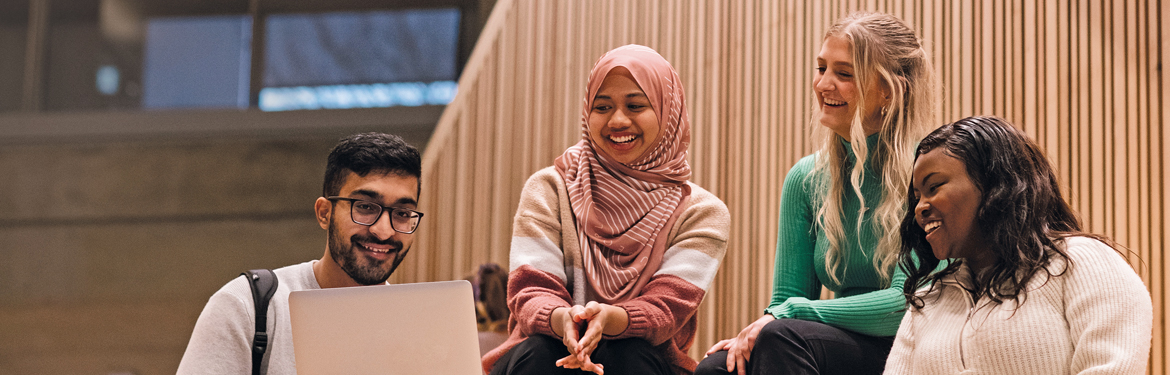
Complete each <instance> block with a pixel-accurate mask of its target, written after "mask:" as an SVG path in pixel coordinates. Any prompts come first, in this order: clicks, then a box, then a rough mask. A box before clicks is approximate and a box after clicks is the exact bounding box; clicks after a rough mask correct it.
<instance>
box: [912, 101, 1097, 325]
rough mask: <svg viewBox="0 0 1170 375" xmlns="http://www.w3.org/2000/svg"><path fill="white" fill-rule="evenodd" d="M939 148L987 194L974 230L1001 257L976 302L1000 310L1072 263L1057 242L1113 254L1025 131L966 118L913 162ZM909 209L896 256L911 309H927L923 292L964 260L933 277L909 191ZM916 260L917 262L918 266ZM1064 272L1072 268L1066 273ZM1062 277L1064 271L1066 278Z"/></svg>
mask: <svg viewBox="0 0 1170 375" xmlns="http://www.w3.org/2000/svg"><path fill="white" fill-rule="evenodd" d="M937 148H942V149H943V151H944V152H946V154H947V155H949V156H951V157H954V158H956V159H959V160H960V161H962V162H963V165H964V166H966V167H967V175H968V177H970V178H971V181H972V182H973V183H974V184H975V187H976V188H978V189H979V191H980V192H981V193H982V195H983V199H982V201H981V202H979V207H978V209H977V210H976V213H975V225H977V226H978V227H979V228H982V230H983V231H984V233H986V235H987V244H988V245H989V246H988V248H987V251H993V252H995V255H996V260H995V262H994V263H993V264H992V265H991V266H990V268H989V269H987V270H985V271H983V272H982V273H980V274H979V275H978V276H977V277H978V279H977V280H976V286H977V288H978V290H975V291H973V292H974V293H976V295H978V296H986V297H988V298H990V299H991V300H992V301H993V302H995V303H997V304H998V303H1003V301H1004V300H1015V301H1017V302H1019V303H1022V302H1023V295H1024V293H1025V289H1024V288H1025V286H1026V285H1027V283H1028V281H1029V280H1031V279H1032V278H1033V277H1035V276H1036V275H1037V274H1038V273H1040V272H1044V273H1047V274H1048V276H1058V275H1059V273H1058V274H1052V273H1051V271H1049V269H1048V268H1047V266H1048V265H1049V264H1050V263H1052V261H1053V260H1055V259H1064V260H1065V261H1066V262H1068V263H1067V264H1069V265H1070V266H1071V259H1069V257H1068V254H1066V253H1065V252H1064V251H1063V250H1061V248H1060V247H1058V246H1057V245H1058V243H1060V242H1061V241H1063V238H1065V237H1069V236H1087V237H1092V238H1095V239H1098V240H1101V241H1102V242H1104V243H1106V244H1108V245H1109V246H1110V247H1114V248H1115V249H1116V247H1115V244H1114V243H1113V242H1112V241H1110V240H1108V239H1107V238H1104V237H1103V236H1099V235H1095V234H1089V233H1085V232H1083V230H1082V227H1081V221H1080V219H1078V218H1077V215H1076V213H1075V212H1074V211H1073V210H1072V208H1071V207H1069V205H1068V203H1067V202H1065V200H1064V197H1063V196H1062V195H1061V193H1060V187H1059V184H1058V183H1057V180H1056V174H1055V173H1054V172H1053V170H1052V166H1051V165H1050V164H1049V162H1048V159H1047V158H1046V157H1045V156H1044V152H1043V151H1041V150H1040V147H1039V146H1037V145H1036V143H1035V142H1033V141H1032V140H1030V139H1029V138H1028V137H1027V136H1026V135H1025V134H1024V133H1023V132H1021V131H1020V130H1018V129H1016V128H1015V127H1013V126H1012V125H1011V124H1009V123H1008V122H1007V121H1005V120H1003V119H1000V118H997V117H968V118H964V119H962V120H959V121H955V122H954V123H951V124H947V125H944V126H943V127H940V128H938V129H936V130H935V131H934V132H931V133H930V134H929V135H927V136H926V138H925V139H923V140H922V143H919V145H918V150H917V151H916V152H915V154H914V158H915V161H917V160H918V158H919V157H921V156H922V155H924V154H926V153H928V152H930V151H932V150H935V149H937ZM906 200H907V202H909V207H910V209H909V210H907V213H906V216H905V218H904V219H903V220H902V228H901V232H902V248H901V251H900V252H899V254H898V257H899V260H898V261H899V263H900V266H901V267H902V270H903V271H905V272H906V275H907V279H906V284H905V285H904V286H903V293H904V294H905V296H906V302H907V303H908V304H909V305H911V306H914V308H916V309H920V308H922V306H923V305H924V304H923V301H922V298H921V297H919V296H917V295H916V294H915V291H916V290H918V289H919V288H922V287H924V286H926V285H927V284H930V285H931V290H933V288H934V286H935V285H937V281H939V280H940V279H942V278H943V277H944V276H947V275H950V274H953V273H955V272H956V271H958V270H959V265H960V264H962V263H963V260H958V261H954V262H951V264H950V265H948V266H947V267H946V268H944V269H943V270H941V271H939V272H937V273H934V274H931V272H932V271H933V270H934V269H935V268H936V267H937V266H938V264H939V262H941V260H939V259H937V258H935V256H934V253H933V252H932V249H931V247H930V243H928V242H926V232H925V231H923V230H922V228H921V227H919V226H918V223H917V222H916V221H915V218H914V216H915V211H916V210H914V209H913V208H914V207H915V206H917V205H918V199H917V198H916V197H915V196H914V193H913V191H912V190H911V189H907V199H906ZM914 255H917V258H918V259H917V261H915V259H914ZM1066 269H1067V268H1066ZM1061 272H1063V271H1061Z"/></svg>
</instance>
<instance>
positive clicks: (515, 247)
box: [508, 171, 572, 337]
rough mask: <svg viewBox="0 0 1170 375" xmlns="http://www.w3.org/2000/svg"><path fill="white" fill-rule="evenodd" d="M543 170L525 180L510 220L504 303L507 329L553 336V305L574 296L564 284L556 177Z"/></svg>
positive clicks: (563, 303) (562, 304)
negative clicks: (512, 323)
mask: <svg viewBox="0 0 1170 375" xmlns="http://www.w3.org/2000/svg"><path fill="white" fill-rule="evenodd" d="M543 172H544V171H542V172H538V173H536V174H534V175H533V176H532V177H530V178H529V179H528V182H526V183H525V184H524V190H523V191H522V192H521V193H520V205H519V207H518V208H517V210H516V217H515V219H514V221H513V224H512V247H511V254H510V256H509V267H508V268H509V270H510V271H509V273H508V308H509V309H510V310H511V311H512V314H513V316H514V318H515V324H516V326H515V327H509V330H512V329H519V330H521V332H523V333H524V334H525V336H531V335H534V334H543V335H549V336H553V337H557V335H556V334H555V333H554V332H553V330H552V326H551V323H550V317H551V315H552V310H553V309H556V308H557V307H570V306H572V303H571V301H572V297H570V295H569V290H568V288H567V287H566V286H565V285H566V281H567V280H568V278H567V277H566V274H565V255H564V252H563V251H562V249H563V246H562V244H561V224H560V216H559V212H558V211H559V209H558V195H557V187H556V181H555V180H553V178H558V177H557V176H555V175H551V174H549V173H543ZM550 176H551V178H550Z"/></svg>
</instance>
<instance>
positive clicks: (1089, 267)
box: [1064, 237, 1153, 374]
mask: <svg viewBox="0 0 1170 375" xmlns="http://www.w3.org/2000/svg"><path fill="white" fill-rule="evenodd" d="M1065 243H1066V246H1067V247H1066V250H1065V251H1066V253H1067V254H1068V256H1069V258H1070V259H1071V260H1072V263H1073V264H1072V267H1071V268H1069V269H1068V271H1067V275H1065V278H1066V280H1067V281H1066V284H1065V287H1064V299H1065V306H1064V307H1065V312H1064V314H1065V318H1066V320H1067V321H1068V329H1069V335H1070V337H1071V338H1072V340H1073V348H1074V350H1073V357H1072V361H1071V363H1070V365H1071V369H1070V370H1071V371H1070V373H1076V374H1144V373H1145V372H1146V365H1147V361H1148V357H1149V353H1150V336H1151V334H1152V332H1153V305H1152V304H1151V302H1150V293H1149V291H1147V290H1146V286H1145V284H1143V283H1142V280H1141V278H1140V277H1138V275H1137V273H1135V272H1134V271H1133V269H1132V268H1131V267H1130V266H1129V264H1127V263H1126V262H1125V260H1124V259H1123V258H1122V257H1121V256H1120V255H1119V254H1117V252H1115V251H1114V250H1113V249H1112V248H1110V247H1109V246H1107V245H1105V244H1104V243H1101V242H1100V241H1097V240H1094V239H1090V238H1086V237H1072V238H1068V239H1066V240H1065Z"/></svg>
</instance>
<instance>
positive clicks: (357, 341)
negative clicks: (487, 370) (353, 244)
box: [288, 280, 483, 375]
mask: <svg viewBox="0 0 1170 375" xmlns="http://www.w3.org/2000/svg"><path fill="white" fill-rule="evenodd" d="M473 299H474V297H473V296H472V292H471V283H469V282H467V281H466V280H457V281H442V282H432V283H417V284H400V285H377V286H360V287H352V288H332V289H319V290H305V291H296V292H292V293H290V294H289V297H288V304H289V312H290V315H291V317H290V319H291V322H290V323H291V324H292V338H293V348H294V351H295V354H296V363H297V373H298V374H301V375H313V374H468V375H481V374H483V370H482V367H480V362H479V339H478V337H479V336H478V333H477V332H476V326H475V304H474V300H473Z"/></svg>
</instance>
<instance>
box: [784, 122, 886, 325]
mask: <svg viewBox="0 0 1170 375" xmlns="http://www.w3.org/2000/svg"><path fill="white" fill-rule="evenodd" d="M842 143H844V144H845V149H846V150H850V151H848V155H849V160H855V158H854V157H853V152H852V150H851V148H850V147H849V144H848V143H847V142H844V141H842ZM866 144H867V145H868V146H869V150H870V152H869V153H870V155H871V156H872V155H873V150H874V149H875V148H876V146H877V134H874V135H871V136H869V137H867V139H866ZM815 157H816V156H815V154H813V155H809V156H806V157H804V158H802V159H800V161H799V162H797V163H796V165H794V166H793V167H792V169H791V170H789V172H788V177H786V178H785V179H784V188H783V191H782V192H781V195H780V230H779V232H778V233H777V239H776V268H775V273H776V274H775V278H774V281H773V285H772V302H771V304H769V306H768V309H767V312H768V313H771V314H772V315H773V316H775V317H776V318H777V319H783V318H791V319H802V320H809V321H815V322H821V323H825V324H828V325H831V326H834V327H838V328H842V329H847V330H850V331H854V332H859V333H862V334H866V335H870V336H893V335H894V334H896V333H897V332H898V323H899V322H901V320H902V315H903V312H904V310H905V307H904V305H905V303H906V299H905V298H904V297H903V295H902V284H903V283H904V282H905V281H906V275H905V274H904V273H903V272H902V271H901V269H899V268H897V267H895V271H894V274H893V277H892V280H891V282H890V284H889V286H888V287H887V286H885V285H884V284H885V283H883V282H882V280H881V278H880V277H879V276H878V273H877V270H876V269H874V266H873V254H874V252H875V250H876V248H877V243H878V240H879V239H880V235H879V233H878V231H877V229H876V227H875V226H874V225H871V223H872V219H873V213H874V211H875V210H874V209H873V207H876V206H877V203H878V202H879V200H880V199H881V197H882V184H881V176H880V175H879V173H878V172H877V169H875V168H873V167H872V164H871V162H870V160H872V158H867V162H866V164H867V168H866V170H865V174H864V178H863V180H862V182H861V193H862V195H863V196H864V197H865V202H866V205H867V206H869V207H870V209H869V210H865V212H864V213H863V214H862V215H861V217H860V219H861V220H862V228H863V230H862V231H861V233H858V232H857V220H858V219H859V218H858V216H859V215H858V213H860V212H862V210H861V203H860V201H859V200H858V199H857V196H856V193H854V191H853V188H852V186H851V185H849V181H845V183H846V186H845V189H844V190H845V193H844V195H843V196H842V197H841V199H842V202H843V204H842V211H841V221H842V224H843V225H844V229H845V238H844V241H843V242H844V243H843V244H842V245H843V246H844V252H843V259H844V261H843V262H842V263H841V266H839V267H838V269H837V272H838V279H839V280H840V281H841V282H840V283H834V282H833V281H832V279H830V278H829V277H828V273H827V272H826V269H825V252H826V251H828V248H829V239H828V238H826V237H825V236H824V235H823V233H822V230H821V228H819V227H817V226H816V217H817V211H818V209H819V208H820V207H819V206H818V205H817V204H816V202H815V197H816V191H815V190H814V189H815V187H814V184H815V182H814V179H815V178H818V177H820V176H813V178H807V177H809V174H810V173H812V171H813V167H814V163H815V159H814V158H815ZM895 194H900V193H899V192H896V193H895ZM822 285H823V286H825V287H826V288H828V289H829V290H832V291H833V292H834V293H835V295H836V298H835V299H832V300H818V299H819V298H820V294H821V286H822Z"/></svg>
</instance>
